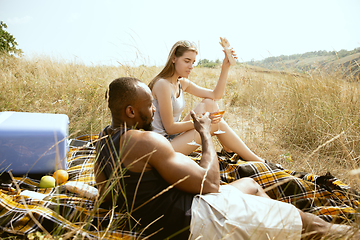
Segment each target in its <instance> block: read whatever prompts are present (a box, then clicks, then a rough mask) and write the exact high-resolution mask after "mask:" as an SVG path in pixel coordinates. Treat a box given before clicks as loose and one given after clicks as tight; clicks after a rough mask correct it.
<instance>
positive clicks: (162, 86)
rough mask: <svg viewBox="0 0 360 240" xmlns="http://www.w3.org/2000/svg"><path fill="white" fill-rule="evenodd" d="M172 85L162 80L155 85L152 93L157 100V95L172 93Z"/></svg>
mask: <svg viewBox="0 0 360 240" xmlns="http://www.w3.org/2000/svg"><path fill="white" fill-rule="evenodd" d="M170 91H171V90H170V84H169V81H168V80H166V79H163V78H160V79H159V80H158V81H156V83H155V84H154V86H153V88H152V93H153V95H154V98H155V99H156V98H157V97H156V95H157V93H161V94H163V93H164V92H170Z"/></svg>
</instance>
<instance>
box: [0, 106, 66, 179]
mask: <svg viewBox="0 0 360 240" xmlns="http://www.w3.org/2000/svg"><path fill="white" fill-rule="evenodd" d="M68 133H69V118H68V116H67V115H65V114H50V113H28V112H0V174H1V173H2V172H4V171H9V170H10V169H11V170H12V173H13V175H15V176H19V175H25V174H29V175H32V174H35V175H45V174H49V173H52V172H54V171H56V170H58V169H65V170H66V156H67V152H68V150H69V144H68Z"/></svg>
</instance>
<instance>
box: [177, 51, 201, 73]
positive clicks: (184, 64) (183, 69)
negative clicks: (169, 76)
mask: <svg viewBox="0 0 360 240" xmlns="http://www.w3.org/2000/svg"><path fill="white" fill-rule="evenodd" d="M195 60H196V52H194V51H186V52H185V53H184V54H183V55H182V56H181V57H175V58H174V60H173V62H174V64H175V74H176V75H179V76H180V77H184V78H188V77H189V74H190V72H191V70H192V69H193V65H194V63H195Z"/></svg>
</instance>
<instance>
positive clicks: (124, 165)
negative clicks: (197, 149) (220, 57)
mask: <svg viewBox="0 0 360 240" xmlns="http://www.w3.org/2000/svg"><path fill="white" fill-rule="evenodd" d="M107 93H108V94H107V95H108V106H109V108H110V111H111V116H112V122H111V125H110V126H107V127H106V128H105V129H104V130H103V131H102V132H101V133H100V141H99V142H98V145H97V150H98V153H99V155H98V159H97V161H96V163H95V169H94V170H95V174H96V182H97V183H98V187H99V190H100V193H101V195H102V196H103V197H104V205H103V206H108V207H111V206H113V207H116V208H117V210H125V211H126V212H127V214H128V216H127V218H126V219H125V223H124V224H125V226H126V228H128V229H130V230H134V229H135V230H136V231H139V232H141V233H145V235H146V236H149V237H151V238H154V239H164V238H168V237H171V238H172V237H173V238H172V239H188V237H189V234H191V233H192V238H194V239H195V238H196V237H198V236H202V237H203V239H210V238H211V239H219V238H227V237H229V238H232V239H250V238H258V239H268V237H270V239H273V238H276V239H286V238H288V237H289V236H292V238H291V239H299V238H300V233H301V232H302V233H306V234H309V236H310V235H311V236H312V237H314V236H316V237H318V238H321V237H322V236H324V235H325V234H328V233H329V232H330V233H331V234H333V235H334V234H340V233H341V232H342V231H348V230H349V227H347V226H341V225H331V224H329V223H327V222H325V221H323V220H321V219H320V218H319V217H316V216H314V215H311V214H308V213H304V212H302V211H300V210H297V209H296V208H295V207H294V206H292V205H290V204H286V203H282V202H278V201H275V200H271V199H269V198H268V196H267V195H266V193H265V192H264V191H263V189H262V188H261V187H260V186H259V185H258V184H257V183H256V182H254V181H253V180H252V179H250V178H243V179H240V180H237V181H235V182H233V183H231V184H229V185H226V186H220V185H219V184H220V171H219V164H218V158H217V154H216V152H215V149H214V146H213V143H212V140H211V135H210V132H209V129H210V126H211V121H210V119H209V113H206V114H205V116H203V117H201V118H198V117H196V116H195V114H194V112H191V116H192V118H193V121H194V126H195V128H196V130H197V131H198V132H199V134H200V136H201V142H202V158H201V160H200V163H199V164H197V163H196V162H194V161H193V160H192V159H190V158H189V157H187V156H185V155H183V154H181V153H177V152H175V151H174V149H173V148H172V146H171V144H170V143H169V141H168V140H167V139H166V138H164V137H163V136H161V135H159V134H157V133H155V132H152V131H149V130H151V122H152V117H153V114H154V112H155V110H156V109H155V107H154V106H153V104H152V100H153V98H152V94H151V91H150V89H149V88H148V87H147V85H146V84H144V83H142V82H141V81H140V80H138V79H136V78H128V77H125V78H119V79H115V80H114V81H113V82H111V83H110V85H109V89H108V92H107ZM142 130H145V131H142ZM198 194H200V195H198ZM253 195H255V196H253ZM190 223H191V224H190ZM190 225H191V226H190Z"/></svg>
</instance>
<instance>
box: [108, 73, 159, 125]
mask: <svg viewBox="0 0 360 240" xmlns="http://www.w3.org/2000/svg"><path fill="white" fill-rule="evenodd" d="M107 98H108V106H109V108H110V111H111V115H112V127H119V126H121V125H123V124H124V123H126V125H127V127H136V128H137V129H144V130H151V129H152V127H151V122H152V120H153V114H154V112H155V110H156V109H155V107H154V105H153V104H152V100H153V98H152V94H151V91H150V89H149V88H148V86H146V84H144V83H143V82H141V81H140V80H139V79H137V78H132V77H122V78H118V79H115V80H114V81H112V82H111V83H110V85H109V89H108V92H107Z"/></svg>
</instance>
